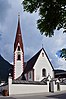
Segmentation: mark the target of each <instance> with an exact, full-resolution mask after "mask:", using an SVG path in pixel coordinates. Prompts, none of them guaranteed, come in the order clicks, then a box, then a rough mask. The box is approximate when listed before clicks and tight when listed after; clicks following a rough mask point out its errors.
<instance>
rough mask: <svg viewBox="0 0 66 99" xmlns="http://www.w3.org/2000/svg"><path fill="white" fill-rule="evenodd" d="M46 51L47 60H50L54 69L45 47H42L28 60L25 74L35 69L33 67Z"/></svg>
mask: <svg viewBox="0 0 66 99" xmlns="http://www.w3.org/2000/svg"><path fill="white" fill-rule="evenodd" d="M43 53H44V57H46V59H47V61H48V62H49V64H50V65H51V67H52V69H53V70H54V68H53V66H52V64H51V62H50V60H49V58H48V56H47V54H46V52H45V50H44V48H42V49H41V50H40V51H39V52H38V53H37V54H35V55H34V56H33V57H32V58H31V59H30V60H29V61H27V62H26V67H25V69H24V72H23V74H25V73H27V72H29V71H31V70H32V69H33V67H34V66H35V64H36V62H37V60H38V59H39V57H42V54H43Z"/></svg>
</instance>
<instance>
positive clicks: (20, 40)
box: [14, 15, 23, 51]
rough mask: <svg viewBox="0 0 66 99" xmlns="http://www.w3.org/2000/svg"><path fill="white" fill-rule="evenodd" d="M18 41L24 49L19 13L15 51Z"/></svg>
mask: <svg viewBox="0 0 66 99" xmlns="http://www.w3.org/2000/svg"><path fill="white" fill-rule="evenodd" d="M18 43H19V44H20V47H21V49H22V51H23V41H22V34H21V28H20V15H18V25H17V32H16V38H15V43H14V51H15V50H16V48H17V45H18Z"/></svg>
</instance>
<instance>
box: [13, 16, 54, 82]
mask: <svg viewBox="0 0 66 99" xmlns="http://www.w3.org/2000/svg"><path fill="white" fill-rule="evenodd" d="M23 46H24V44H23V40H22V32H21V27H20V16H18V25H17V31H16V37H15V42H14V67H13V79H14V80H16V79H19V78H21V79H22V80H27V81H41V80H42V79H44V78H46V77H47V76H48V75H50V77H51V78H54V68H53V66H52V63H51V62H50V60H49V58H48V55H47V53H46V51H45V50H44V48H43V47H42V48H41V49H40V50H39V51H38V52H37V53H36V54H35V55H34V56H33V57H32V58H31V59H29V60H28V61H27V62H24V47H23Z"/></svg>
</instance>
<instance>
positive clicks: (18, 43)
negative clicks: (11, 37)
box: [13, 15, 24, 79]
mask: <svg viewBox="0 0 66 99" xmlns="http://www.w3.org/2000/svg"><path fill="white" fill-rule="evenodd" d="M23 69H24V49H23V41H22V34H21V28H20V15H18V26H17V31H16V38H15V42H14V71H13V79H17V78H18V77H20V76H21V74H22V72H23Z"/></svg>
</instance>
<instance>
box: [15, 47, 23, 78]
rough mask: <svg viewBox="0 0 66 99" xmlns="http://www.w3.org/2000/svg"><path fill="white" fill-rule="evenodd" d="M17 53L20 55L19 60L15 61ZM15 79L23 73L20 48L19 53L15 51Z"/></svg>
mask: <svg viewBox="0 0 66 99" xmlns="http://www.w3.org/2000/svg"><path fill="white" fill-rule="evenodd" d="M17 53H20V55H21V60H17ZM14 70H15V75H14V76H15V79H17V78H18V77H19V76H20V75H21V74H22V72H23V52H22V50H21V48H20V51H17V49H16V51H15V68H14Z"/></svg>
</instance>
